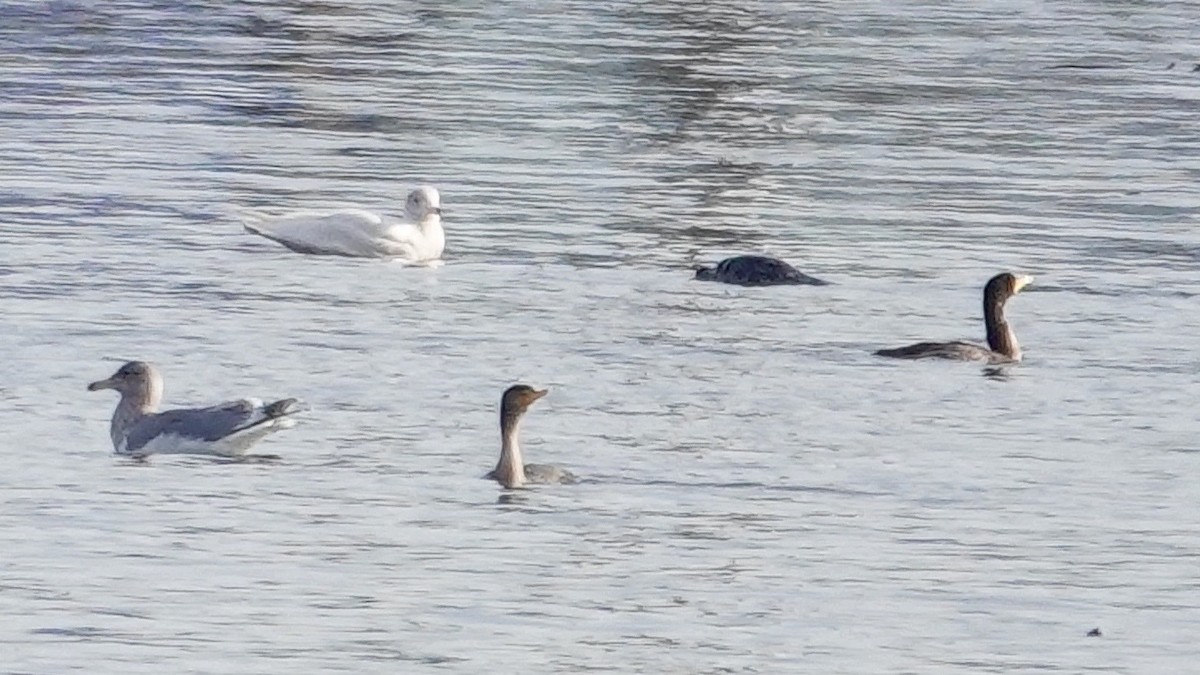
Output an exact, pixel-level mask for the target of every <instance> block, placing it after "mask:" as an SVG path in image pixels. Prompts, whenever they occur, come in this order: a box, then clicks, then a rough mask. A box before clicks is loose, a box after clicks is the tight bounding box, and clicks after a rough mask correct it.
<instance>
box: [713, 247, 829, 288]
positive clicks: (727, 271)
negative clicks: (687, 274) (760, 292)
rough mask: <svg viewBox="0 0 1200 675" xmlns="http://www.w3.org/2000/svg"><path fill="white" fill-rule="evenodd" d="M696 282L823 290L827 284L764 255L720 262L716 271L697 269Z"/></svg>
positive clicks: (740, 257)
mask: <svg viewBox="0 0 1200 675" xmlns="http://www.w3.org/2000/svg"><path fill="white" fill-rule="evenodd" d="M696 278H697V279H699V280H700V281H720V282H723V283H726V284H737V285H739V286H774V285H784V284H808V285H810V286H826V285H828V283H829V282H826V281H821V280H820V279H817V278H815V277H810V276H808V275H807V274H804V273H803V272H801V271H800V270H798V269H796V268H795V267H792V266H791V265H789V264H787V263H785V262H784V261H782V260H779V259H777V258H768V257H767V256H763V255H739V256H735V257H733V258H726V259H724V260H722V261H721V262H719V263H717V265H716V267H707V266H702V267H697V268H696Z"/></svg>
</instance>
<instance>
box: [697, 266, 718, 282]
mask: <svg viewBox="0 0 1200 675" xmlns="http://www.w3.org/2000/svg"><path fill="white" fill-rule="evenodd" d="M692 269H694V270H696V278H697V279H699V280H700V281H713V280H714V279H716V278H717V268H716V267H708V266H705V265H696V266H695V267H693V268H692Z"/></svg>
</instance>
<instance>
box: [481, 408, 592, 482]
mask: <svg viewBox="0 0 1200 675" xmlns="http://www.w3.org/2000/svg"><path fill="white" fill-rule="evenodd" d="M547 393H549V391H548V390H546V389H534V388H533V387H531V386H529V385H527V384H514V385H513V386H511V387H509V388H508V389H506V390H505V391H504V396H503V398H501V399H500V461H499V462H497V463H496V468H495V469H493V470H491V471H489V472H488V473H487V475H486V476H484V478H491V479H492V480H495V481H496V482H498V483H500V484H501V485H503V486H504V487H506V488H518V487H521V486H522V485H524V484H526V483H576V482H578V481H579V478H578V477H576V476H575V474H573V473H571V472H570V471H567V470H566V469H560V468H558V467H557V466H549V465H547V464H522V463H521V445H520V443H519V442H518V440H517V436H518V433H519V431H520V427H521V418H522V417H523V416H524V415H525V411H526V410H529V406H531V405H533V402H534V401H536V400H538V399H539V398H541V397H543V396H545V395H546V394H547Z"/></svg>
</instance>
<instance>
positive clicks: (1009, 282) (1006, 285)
mask: <svg viewBox="0 0 1200 675" xmlns="http://www.w3.org/2000/svg"><path fill="white" fill-rule="evenodd" d="M1032 281H1033V277H1031V276H1029V275H1028V274H1013V273H1012V272H1002V273H1000V274H997V275H996V276H994V277H992V278H991V280H990V281H988V282H987V286H985V287H984V289H983V295H984V297H985V298H996V299H998V300H1007V299H1008V298H1010V297H1012V296H1014V295H1016V294H1017V293H1020V292H1021V289H1022V288H1025V287H1026V286H1028V285H1029V284H1030V283H1031V282H1032Z"/></svg>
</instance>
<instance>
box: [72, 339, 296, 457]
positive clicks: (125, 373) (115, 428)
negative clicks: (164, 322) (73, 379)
mask: <svg viewBox="0 0 1200 675" xmlns="http://www.w3.org/2000/svg"><path fill="white" fill-rule="evenodd" d="M101 389H114V390H116V391H117V392H118V393H120V394H121V400H120V401H118V402H117V409H116V411H114V412H113V417H112V425H111V427H110V429H109V433H110V434H111V435H112V442H113V448H114V449H115V450H116V451H117V454H120V455H130V456H133V457H145V456H147V455H152V454H201V455H217V456H221V457H242V456H245V453H246V450H248V449H249V448H250V446H252V445H254V444H255V443H257V442H258V441H260V440H262V439H263V438H264V437H265V436H267V435H269V434H271V433H274V432H276V431H279V430H280V429H287V428H288V427H291V426H293V425H294V424H295V423H296V421H295V420H294V419H292V416H293V415H294V414H296V413H298V412H300V410H301V405H300V402H299V401H298V400H297V399H294V398H285V399H281V400H278V401H275V402H274V403H269V404H265V405H264V404H263V402H262V401H260V400H258V399H253V398H245V399H242V400H240V401H229V402H228V403H222V404H220V405H215V406H211V407H208V408H177V409H175V410H167V411H164V412H158V406H159V403H161V402H162V396H163V381H162V376H161V375H160V374H159V373H158V370H157V369H156V368H155V367H154V366H152V365H150V364H149V363H146V362H144V361H130V362H129V363H126V364H125V365H123V366H121V367H120V369H118V370H117V372H116V373H114V374H113V375H112V377H109V378H108V379H105V380H100V381H98V382H93V383H91V384H89V385H88V391H99V390H101Z"/></svg>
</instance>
